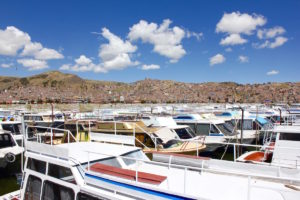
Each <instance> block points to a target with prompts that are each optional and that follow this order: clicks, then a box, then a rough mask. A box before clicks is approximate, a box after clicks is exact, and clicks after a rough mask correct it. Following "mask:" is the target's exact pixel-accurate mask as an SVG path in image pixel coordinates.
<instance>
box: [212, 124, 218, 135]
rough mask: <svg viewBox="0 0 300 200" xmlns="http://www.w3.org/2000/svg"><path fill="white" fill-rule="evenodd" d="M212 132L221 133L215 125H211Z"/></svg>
mask: <svg viewBox="0 0 300 200" xmlns="http://www.w3.org/2000/svg"><path fill="white" fill-rule="evenodd" d="M210 133H220V131H219V130H218V129H217V128H216V126H215V125H213V124H211V125H210Z"/></svg>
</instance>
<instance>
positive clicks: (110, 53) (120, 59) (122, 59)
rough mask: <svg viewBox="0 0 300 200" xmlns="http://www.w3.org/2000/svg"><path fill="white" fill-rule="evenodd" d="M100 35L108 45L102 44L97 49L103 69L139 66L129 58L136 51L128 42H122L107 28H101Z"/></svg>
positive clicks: (135, 47)
mask: <svg viewBox="0 0 300 200" xmlns="http://www.w3.org/2000/svg"><path fill="white" fill-rule="evenodd" d="M101 34H102V36H103V37H104V38H105V39H107V40H108V43H107V44H102V45H101V46H100V49H99V57H100V58H101V60H102V62H103V63H102V67H103V68H105V69H106V70H111V69H123V68H126V67H128V66H134V65H137V64H139V63H138V62H137V61H135V62H134V61H132V60H131V58H130V56H131V54H132V53H134V52H135V51H136V50H137V46H135V45H132V44H131V43H130V42H129V41H123V40H122V39H121V38H119V37H118V36H116V35H114V34H113V33H111V32H110V31H109V30H108V29H107V28H103V29H102V33H101Z"/></svg>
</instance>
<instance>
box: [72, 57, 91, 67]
mask: <svg viewBox="0 0 300 200" xmlns="http://www.w3.org/2000/svg"><path fill="white" fill-rule="evenodd" d="M75 62H76V63H77V64H78V65H88V64H90V63H91V62H92V60H91V59H89V58H87V57H86V56H85V55H81V56H80V57H79V58H77V59H75Z"/></svg>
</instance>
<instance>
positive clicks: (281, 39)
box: [253, 36, 288, 49]
mask: <svg viewBox="0 0 300 200" xmlns="http://www.w3.org/2000/svg"><path fill="white" fill-rule="evenodd" d="M287 41H288V39H287V38H286V37H282V36H278V37H276V38H275V40H274V41H273V42H270V41H269V40H266V41H265V42H264V43H262V44H259V43H254V44H253V47H255V48H257V49H263V48H270V49H274V48H276V47H280V46H282V45H283V44H284V43H286V42H287Z"/></svg>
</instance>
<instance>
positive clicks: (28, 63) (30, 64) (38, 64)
mask: <svg viewBox="0 0 300 200" xmlns="http://www.w3.org/2000/svg"><path fill="white" fill-rule="evenodd" d="M17 62H18V63H19V64H22V65H23V66H24V67H26V68H28V70H30V71H32V70H40V69H45V68H48V65H47V62H46V61H44V60H35V59H18V60H17Z"/></svg>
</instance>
